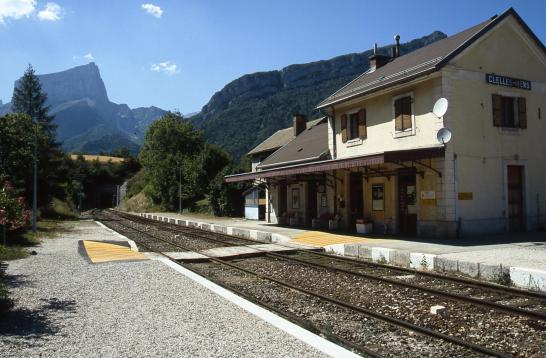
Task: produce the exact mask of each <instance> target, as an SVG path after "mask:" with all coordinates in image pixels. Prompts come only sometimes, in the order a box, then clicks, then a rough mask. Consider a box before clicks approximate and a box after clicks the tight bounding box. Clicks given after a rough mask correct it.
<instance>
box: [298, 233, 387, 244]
mask: <svg viewBox="0 0 546 358" xmlns="http://www.w3.org/2000/svg"><path fill="white" fill-rule="evenodd" d="M385 241H390V240H386V239H375V238H367V237H362V236H350V235H339V234H332V233H329V232H322V231H307V232H305V233H303V234H300V235H296V236H294V238H293V239H292V240H291V241H290V242H293V243H295V244H303V245H310V246H317V247H323V246H328V245H335V244H356V243H364V242H368V243H370V242H374V243H377V242H385Z"/></svg>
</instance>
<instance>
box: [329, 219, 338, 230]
mask: <svg viewBox="0 0 546 358" xmlns="http://www.w3.org/2000/svg"><path fill="white" fill-rule="evenodd" d="M337 226H338V225H337V220H328V229H329V230H337Z"/></svg>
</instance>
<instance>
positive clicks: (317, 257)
mask: <svg viewBox="0 0 546 358" xmlns="http://www.w3.org/2000/svg"><path fill="white" fill-rule="evenodd" d="M108 215H111V218H112V217H113V218H114V221H111V222H107V223H105V224H107V225H109V224H110V225H112V226H116V225H117V226H118V227H117V229H118V230H120V229H121V231H125V233H126V234H130V236H132V237H131V238H133V239H135V241H136V242H137V243H140V244H141V245H142V246H146V247H147V249H148V250H151V251H155V252H165V251H173V250H172V247H175V248H176V249H177V250H184V251H193V250H195V247H196V245H195V244H191V243H192V242H194V241H199V242H201V243H202V242H207V244H206V245H202V244H199V245H197V246H201V247H202V246H204V247H211V246H214V245H216V246H233V245H244V244H249V243H250V242H252V243H255V241H253V240H248V239H244V238H234V237H232V236H229V235H223V234H217V233H212V232H206V231H202V230H199V229H194V228H186V227H179V226H177V225H172V224H167V223H161V222H157V221H151V220H148V219H143V218H140V217H135V216H132V215H127V214H123V213H110V214H108ZM116 218H117V219H116ZM122 221H124V222H122ZM129 223H131V224H129ZM112 228H114V229H116V228H115V227H112ZM152 228H154V229H153V230H152ZM165 230H167V231H165ZM151 231H153V232H151ZM171 231H172V232H175V233H179V234H178V235H176V234H175V235H172V234H171V233H170V232H171ZM166 232H167V234H165V233H166ZM144 237H146V238H147V239H145V240H147V242H148V243H145V242H144V241H142V240H144V239H143V238H144ZM139 241H140V242H139ZM181 242H183V243H181ZM159 243H161V244H159ZM158 245H159V246H158ZM167 247H171V249H167ZM236 261H237V260H236ZM366 264H367V263H365V262H361V261H355V260H350V259H345V258H339V257H336V256H331V255H327V254H323V253H315V252H309V251H305V250H300V251H298V252H296V254H292V255H287V254H276V253H264V256H263V257H260V258H253V259H245V260H240V261H238V262H236V263H234V262H227V261H225V260H220V259H215V258H212V257H210V258H208V263H207V264H206V265H205V266H203V265H201V266H200V265H199V264H189V265H188V264H184V265H183V266H185V267H187V268H190V269H192V270H193V271H196V272H198V273H201V274H203V273H204V274H206V275H207V276H209V277H210V276H216V277H215V281H221V282H223V285H224V286H227V287H228V288H229V289H232V290H233V288H234V286H236V285H234V284H233V283H232V282H231V283H229V281H230V280H229V279H225V277H224V279H223V280H222V279H218V277H220V276H225V275H223V274H219V273H218V272H219V270H226V269H228V270H231V271H237V272H240V273H244V274H245V275H248V276H252V277H255V278H258V279H259V280H262V281H267V282H270V283H275V284H276V285H280V286H282V287H284V288H286V289H289V290H291V291H297V292H300V293H301V294H305V295H307V296H309V297H314V298H317V299H320V300H322V301H325V302H328V304H331V305H335V306H337V307H342V308H344V309H346V310H349V311H352V312H357V313H358V314H359V315H363V316H366V317H369V318H372V319H374V320H377V321H381V322H382V323H383V324H385V323H386V324H388V325H391V326H396V327H398V329H400V328H401V329H405V330H410V331H412V332H418V333H419V334H420V335H424V336H429V337H433V338H434V339H437V340H442V341H444V342H449V343H450V344H451V345H457V346H460V347H464V348H465V349H470V350H472V351H474V352H477V353H480V354H483V355H486V356H500V357H507V356H512V355H511V352H509V353H506V352H504V351H503V350H499V349H495V348H491V347H487V346H485V345H482V344H478V343H474V342H472V341H471V340H470V339H465V338H464V335H462V336H463V337H458V336H457V335H456V334H449V332H448V331H446V330H443V329H434V328H433V327H427V326H426V325H419V324H416V323H415V322H412V321H411V320H410V319H404V318H400V317H397V316H396V315H393V314H391V312H388V310H387V311H385V310H383V311H382V310H381V309H375V308H376V307H374V305H373V304H372V305H370V307H366V306H365V305H363V304H361V303H360V302H354V300H352V297H351V295H349V296H348V297H345V296H344V294H343V293H342V294H339V295H337V296H336V295H335V294H334V292H328V290H323V292H317V291H319V290H318V287H314V286H313V284H311V285H309V284H306V282H296V281H297V280H294V279H293V277H291V275H290V274H287V271H286V270H285V268H286V267H290V268H297V269H298V270H300V272H302V276H306V275H307V276H310V275H311V276H310V277H313V276H312V275H315V274H318V275H323V276H324V275H330V276H331V277H332V278H333V277H334V276H335V275H338V276H340V275H341V276H340V277H339V279H342V280H349V281H350V280H353V281H354V280H357V281H358V280H367V281H368V282H370V281H375V282H377V283H378V284H382V285H388V286H390V287H396V288H397V289H400V288H403V289H405V290H419V291H420V292H426V293H427V294H430V298H434V299H437V297H436V296H438V297H442V298H446V299H449V300H454V301H457V302H464V304H466V305H474V306H479V307H480V308H482V309H483V308H487V309H490V310H495V311H498V312H502V313H504V314H508V315H512V316H515V317H517V318H521V317H525V318H527V319H532V320H534V321H533V322H535V321H537V322H538V320H543V319H544V317H545V316H544V312H542V311H539V310H536V311H532V310H526V309H522V308H520V307H512V306H509V305H506V304H500V303H498V302H490V301H487V300H485V299H482V300H479V299H477V298H476V297H470V296H469V297H466V296H463V295H461V294H455V293H453V292H448V291H447V290H446V291H445V292H443V291H440V290H438V289H437V288H430V287H423V286H422V285H416V284H413V283H408V282H404V281H401V280H395V279H393V278H392V277H394V275H392V272H390V273H391V274H389V272H387V270H391V271H393V272H398V273H400V272H406V271H405V270H396V269H394V268H391V267H383V266H381V265H380V266H377V265H366ZM207 265H208V266H207ZM203 267H205V268H204V269H203ZM264 267H265V268H266V269H264ZM370 268H372V271H378V270H379V271H381V272H382V275H373V274H371V273H370V271H369V269H370ZM268 269H271V270H270V271H268ZM283 270H284V272H283ZM359 270H360V271H359ZM362 271H363V272H362ZM271 272H277V273H278V274H277V275H271V274H270V273H271ZM279 272H280V273H279ZM375 273H376V274H377V272H375ZM406 273H407V272H406ZM411 273H412V274H416V272H413V271H411ZM423 277H430V278H431V279H433V280H441V279H443V278H444V277H443V276H442V277H439V276H436V275H423ZM315 281H317V282H318V281H320V280H316V279H315ZM357 281H355V282H356V283H357V284H358V282H357ZM226 282H227V283H226ZM448 282H450V284H452V283H456V284H465V285H468V286H470V287H472V290H474V292H473V293H474V295H476V294H477V293H476V290H482V291H483V290H490V291H492V292H495V293H496V294H497V295H501V294H504V295H511V296H510V297H518V298H519V299H523V300H529V299H533V300H536V301H541V302H543V301H544V297H542V296H541V295H536V293H529V294H528V293H527V292H525V291H522V290H511V289H508V290H507V288H504V287H496V286H494V285H487V284H486V285H483V286H482V285H480V283H478V282H474V281H471V280H468V281H467V280H465V279H460V278H456V279H455V280H448ZM444 284H445V282H444ZM319 286H320V285H319ZM490 286H491V287H490ZM241 287H243V288H244V285H243V286H241ZM238 291H239V292H238V293H242V294H244V295H245V296H249V293H248V292H244V291H245V290H244V289H241V288H239V290H238ZM247 291H248V290H247ZM324 292H325V293H324ZM481 294H482V295H483V294H484V293H483V292H481ZM251 296H252V295H251ZM489 298H491V297H490V296H489ZM497 299H498V300H504V301H507V297H506V296H505V297H500V296H498V297H497ZM254 300H255V299H254ZM258 301H260V300H258ZM357 301H358V300H357ZM508 301H509V302H512V301H513V300H508ZM527 303H528V302H527ZM260 304H262V305H265V306H266V307H268V304H267V303H265V304H264V302H263V300H261V301H260ZM270 306H271V305H269V307H268V308H270V309H274V307H270ZM533 307H534V308H535V309H536V307H535V306H533ZM274 310H275V311H279V308H278V307H277V308H276V309H274ZM280 311H283V310H282V309H280ZM284 313H285V315H286V308H285V309H284ZM288 318H289V319H292V320H295V321H300V322H299V323H302V322H301V320H302V319H301V317H288ZM303 323H304V325H306V326H308V327H309V326H311V327H315V330H317V328H316V325H315V324H314V323H313V322H309V321H307V320H304V322H303ZM417 323H422V322H419V320H417ZM535 324H536V325H537V327H539V328H540V327H542V326H541V323H540V322H539V323H536V322H535ZM429 326H430V325H429ZM319 331H320V330H319ZM320 332H321V333H322V334H324V335H326V336H329V337H330V338H331V339H333V340H336V341H338V342H341V343H342V344H344V345H346V346H348V347H351V348H353V349H356V350H358V351H359V352H363V353H365V354H367V355H371V356H374V355H376V356H377V355H380V354H381V353H382V352H379V353H378V352H377V351H374V350H373V349H370V348H366V347H365V346H363V345H361V344H356V345H355V343H352V342H351V340H350V339H347V338H346V335H345V336H340V335H336V334H333V333H331V332H330V333H328V332H322V331H320ZM450 349H451V348H450ZM448 354H450V355H461V356H462V355H467V354H465V353H464V350H463V351H456V350H455V351H452V352H450V353H448Z"/></svg>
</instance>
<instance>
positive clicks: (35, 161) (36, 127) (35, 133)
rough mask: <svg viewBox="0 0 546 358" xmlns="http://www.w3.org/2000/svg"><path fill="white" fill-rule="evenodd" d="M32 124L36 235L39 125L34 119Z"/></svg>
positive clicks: (33, 210)
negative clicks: (33, 125)
mask: <svg viewBox="0 0 546 358" xmlns="http://www.w3.org/2000/svg"><path fill="white" fill-rule="evenodd" d="M33 117H34V116H33ZM32 124H35V125H36V126H35V127H34V156H33V160H34V175H33V177H34V178H33V183H32V232H33V233H36V215H37V211H38V123H34V118H32Z"/></svg>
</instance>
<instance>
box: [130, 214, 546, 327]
mask: <svg viewBox="0 0 546 358" xmlns="http://www.w3.org/2000/svg"><path fill="white" fill-rule="evenodd" d="M122 217H123V216H122ZM126 219H127V220H131V219H129V218H126ZM135 221H136V220H135ZM171 225H173V224H171ZM177 229H178V227H177ZM178 231H180V232H182V231H181V230H180V229H178ZM192 234H193V236H197V237H200V238H202V239H205V240H207V241H215V242H219V243H223V244H227V245H231V246H236V245H237V244H232V243H227V242H224V241H222V240H219V239H215V238H212V237H205V236H202V235H199V234H195V233H192ZM186 235H188V233H186ZM254 242H255V241H254ZM256 251H261V252H263V254H264V255H265V256H269V257H274V258H278V259H281V260H284V261H293V262H298V263H301V264H304V265H307V266H310V267H314V268H319V269H325V270H329V271H333V272H341V273H345V274H348V275H353V276H358V277H363V278H366V279H370V280H374V281H378V282H383V283H388V284H392V285H396V286H400V287H404V288H410V289H413V290H420V291H424V292H427V293H430V294H434V295H437V296H441V297H444V298H447V299H450V300H455V301H458V302H463V303H468V304H473V305H476V306H481V307H484V308H489V309H494V310H496V311H500V312H503V313H507V314H510V315H515V316H524V317H528V318H531V319H535V320H543V321H546V313H543V312H536V311H530V310H526V309H522V308H519V307H512V306H507V305H503V304H499V303H496V302H492V301H488V300H482V299H478V298H474V297H470V296H464V295H461V294H457V293H452V292H446V291H442V290H439V289H436V288H431V287H426V286H423V285H420V284H413V283H409V282H404V281H401V280H395V279H391V278H388V277H381V276H376V275H372V274H368V273H363V272H358V271H353V270H348V269H345V268H340V267H335V266H330V265H325V264H321V263H316V262H309V261H307V260H302V259H298V258H295V257H291V256H287V255H283V254H278V253H274V252H268V251H265V250H260V249H256ZM297 251H299V252H300V253H304V254H307V255H308V254H311V255H313V254H315V252H313V251H306V250H297ZM321 256H322V255H321ZM323 257H326V258H329V259H330V258H334V259H336V258H337V257H332V256H331V255H324V256H323ZM480 288H481V287H480ZM481 289H483V288H481Z"/></svg>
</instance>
